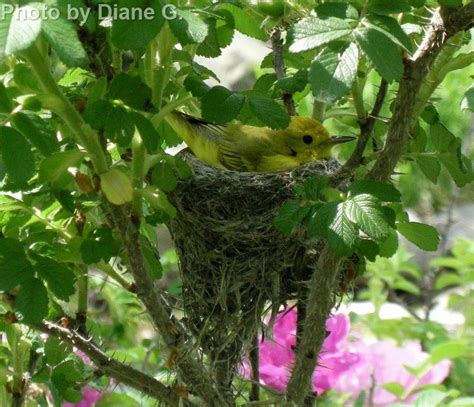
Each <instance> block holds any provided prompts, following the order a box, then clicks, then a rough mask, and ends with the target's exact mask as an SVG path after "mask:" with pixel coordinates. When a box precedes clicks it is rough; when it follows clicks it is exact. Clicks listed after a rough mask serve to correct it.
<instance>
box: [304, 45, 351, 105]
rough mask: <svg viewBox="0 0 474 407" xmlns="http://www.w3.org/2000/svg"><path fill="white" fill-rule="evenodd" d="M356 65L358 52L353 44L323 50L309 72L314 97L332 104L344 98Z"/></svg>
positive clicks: (332, 46) (331, 46)
mask: <svg viewBox="0 0 474 407" xmlns="http://www.w3.org/2000/svg"><path fill="white" fill-rule="evenodd" d="M358 63H359V50H358V48H357V46H356V45H355V44H354V43H351V44H345V43H344V44H340V43H335V44H331V45H330V46H328V47H326V48H324V49H323V50H322V51H321V53H319V54H318V56H317V57H316V58H315V59H314V61H313V63H312V64H311V69H310V72H309V82H310V83H311V89H312V91H313V95H314V97H315V98H316V99H317V100H319V101H321V102H324V103H334V102H335V101H336V100H338V99H340V98H341V97H343V96H345V95H346V94H347V93H348V92H349V90H350V89H351V86H352V83H353V82H354V79H355V77H356V74H357V65H358Z"/></svg>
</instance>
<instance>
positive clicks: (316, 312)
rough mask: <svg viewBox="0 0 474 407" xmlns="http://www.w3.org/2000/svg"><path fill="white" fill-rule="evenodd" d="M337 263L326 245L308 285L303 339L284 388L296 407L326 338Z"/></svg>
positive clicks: (305, 389) (304, 392)
mask: <svg viewBox="0 0 474 407" xmlns="http://www.w3.org/2000/svg"><path fill="white" fill-rule="evenodd" d="M339 262H340V261H339V259H338V258H337V257H336V255H335V254H334V253H333V252H332V250H331V249H330V248H329V247H328V246H327V245H326V247H325V248H324V249H323V251H322V253H321V256H320V258H319V260H318V264H317V265H316V269H315V270H314V272H313V276H312V278H311V281H310V292H309V296H308V304H307V307H306V319H305V321H304V331H303V336H302V338H301V341H300V343H299V344H298V349H297V351H296V362H295V367H294V369H293V373H292V375H291V378H290V382H289V383H288V388H287V398H288V400H290V401H293V402H294V403H295V405H297V406H301V405H303V403H304V400H305V398H306V396H307V395H308V392H309V390H310V388H311V377H312V375H313V372H314V368H315V366H316V360H317V358H318V355H319V353H320V351H321V347H322V344H323V342H324V339H325V338H326V320H327V318H328V314H329V312H330V310H331V308H332V306H333V301H332V299H333V291H334V285H335V282H336V276H337V272H338V270H339Z"/></svg>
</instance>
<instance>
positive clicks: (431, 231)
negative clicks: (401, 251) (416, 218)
mask: <svg viewBox="0 0 474 407" xmlns="http://www.w3.org/2000/svg"><path fill="white" fill-rule="evenodd" d="M397 230H398V231H399V232H400V233H401V234H402V235H403V236H404V237H405V238H406V239H407V240H409V241H410V242H412V243H413V244H414V245H416V246H418V247H419V248H420V249H422V250H426V251H429V252H434V251H436V250H437V249H438V244H439V235H438V231H437V230H436V229H435V228H434V227H433V226H430V225H425V224H424V223H418V222H399V223H397Z"/></svg>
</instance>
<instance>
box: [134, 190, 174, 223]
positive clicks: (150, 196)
mask: <svg viewBox="0 0 474 407" xmlns="http://www.w3.org/2000/svg"><path fill="white" fill-rule="evenodd" d="M142 195H143V198H144V199H145V200H146V201H147V202H148V203H149V204H150V205H151V206H152V207H153V208H155V209H157V210H158V211H160V212H163V213H165V214H166V216H167V217H169V218H174V217H175V216H176V208H175V207H174V206H173V205H172V204H171V203H170V201H169V200H168V197H167V196H166V194H165V193H164V192H163V191H160V190H159V189H155V188H151V187H147V188H145V189H144V190H143V191H142ZM161 223H163V222H161Z"/></svg>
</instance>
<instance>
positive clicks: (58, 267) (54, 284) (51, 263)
mask: <svg viewBox="0 0 474 407" xmlns="http://www.w3.org/2000/svg"><path fill="white" fill-rule="evenodd" d="M35 259H36V260H37V262H36V264H35V270H36V272H37V273H38V276H39V277H40V278H42V279H43V280H44V281H46V283H47V284H48V288H49V289H50V290H51V292H52V293H53V294H54V295H55V296H56V297H58V298H59V299H60V300H63V301H69V297H70V296H71V295H73V294H74V293H75V291H76V290H75V287H74V282H75V276H74V273H73V272H72V271H71V270H70V269H69V268H68V267H67V266H65V265H64V264H61V263H58V262H57V261H55V260H53V259H51V258H49V257H43V256H36V258H35Z"/></svg>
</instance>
